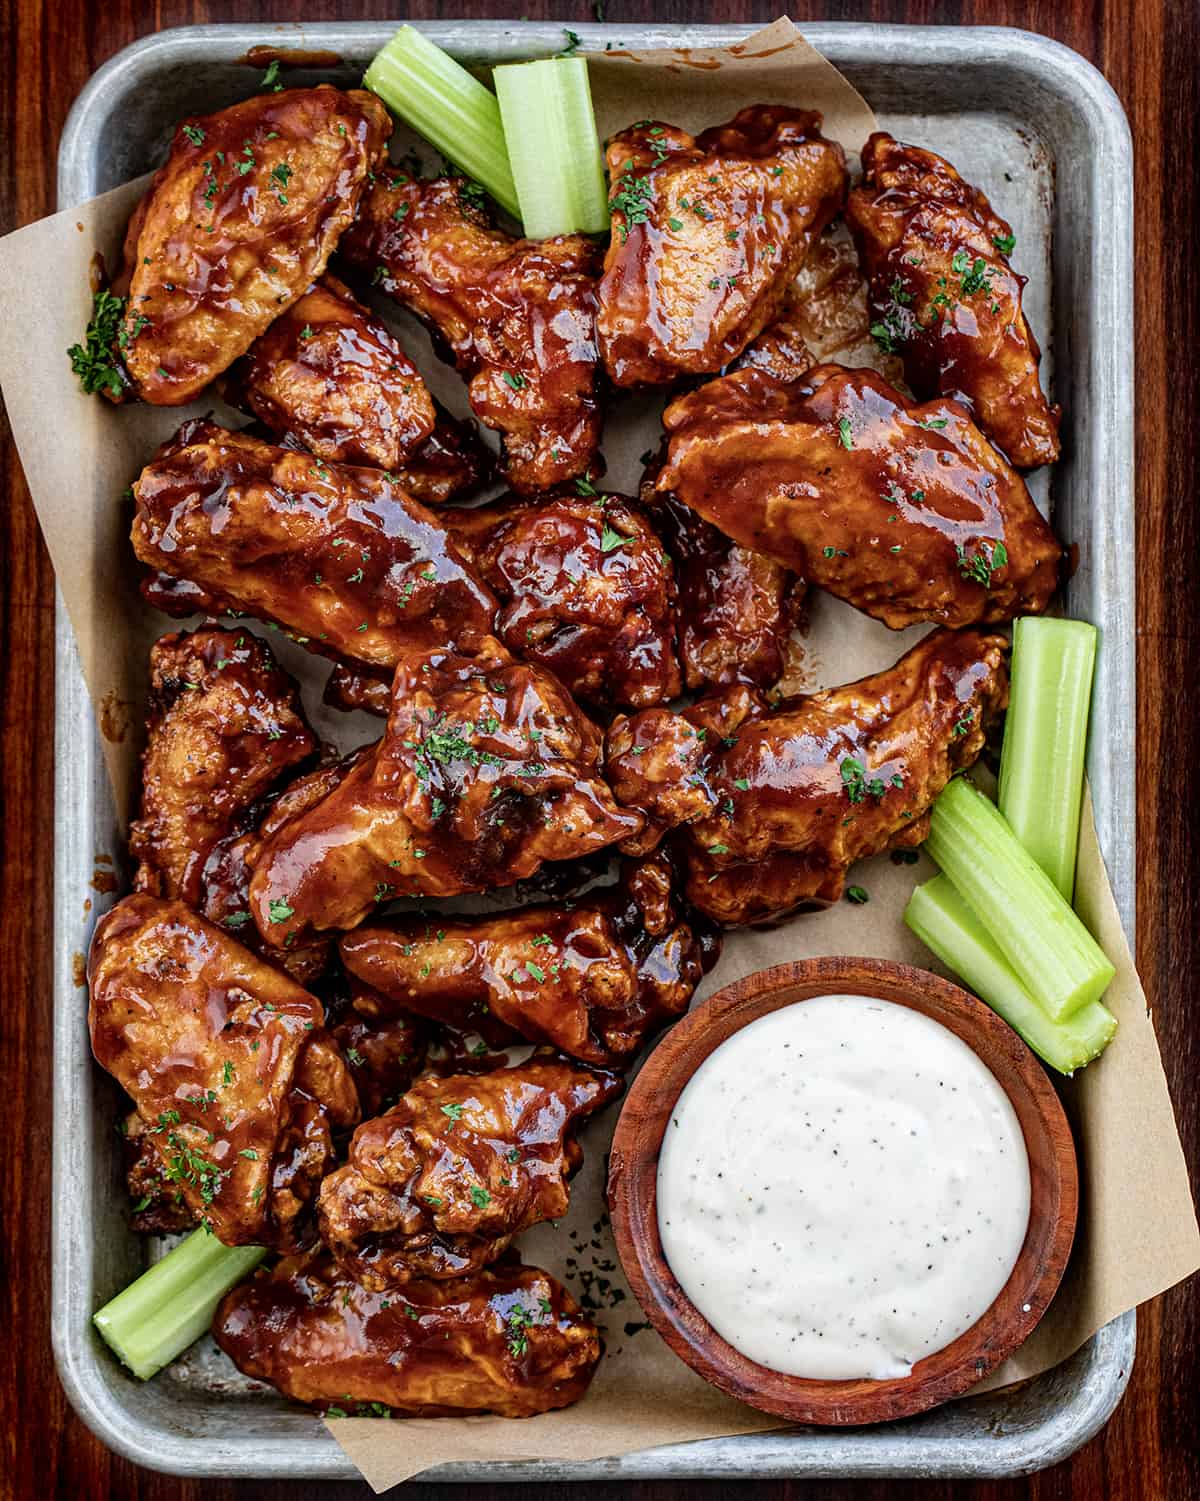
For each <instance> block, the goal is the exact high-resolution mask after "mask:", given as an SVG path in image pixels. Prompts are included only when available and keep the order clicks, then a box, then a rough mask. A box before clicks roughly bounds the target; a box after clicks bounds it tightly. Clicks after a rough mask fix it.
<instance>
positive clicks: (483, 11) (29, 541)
mask: <svg viewBox="0 0 1200 1501" xmlns="http://www.w3.org/2000/svg"><path fill="white" fill-rule="evenodd" d="M783 8H784V6H783V0H727V3H726V4H724V5H716V4H713V3H712V0H608V17H609V19H612V20H621V21H638V20H656V21H714V20H721V21H726V22H742V21H745V22H764V21H767V20H770V19H772V18H773V17H774V16H775V15H776V14H777V13H778V12H779V11H780V10H782V9H783ZM384 11H386V7H381V6H379V5H378V4H374V5H372V4H370V3H369V0H357V3H355V0H344V3H337V0H307V3H306V4H299V3H288V0H208V3H205V0H194V3H192V4H189V3H187V0H158V3H155V4H141V5H139V4H137V3H136V0H106V3H104V4H90V3H88V0H0V16H2V17H3V23H2V24H0V111H2V115H0V140H2V141H3V143H4V145H5V147H6V148H7V159H6V161H5V163H4V168H3V173H2V175H0V232H4V231H7V230H8V229H12V228H15V227H16V226H18V225H21V224H26V223H28V222H29V221H30V220H32V219H36V218H39V217H40V216H41V215H43V214H47V213H50V212H51V211H52V210H53V208H54V163H55V152H56V150H57V146H58V137H59V132H60V130H61V128H62V124H63V120H64V119H65V117H66V113H67V110H68V108H69V106H70V104H71V101H72V99H73V98H74V97H75V95H76V93H77V92H78V91H79V89H80V88H81V87H82V86H83V84H84V83H85V82H86V80H87V78H88V76H89V75H90V74H91V73H92V71H93V70H94V69H95V68H97V67H98V66H99V65H100V64H101V63H102V62H104V61H105V60H106V59H107V58H108V57H110V56H112V54H113V53H114V52H116V51H118V50H119V49H120V48H122V47H124V46H125V45H126V44H127V43H129V42H131V41H133V40H134V39H135V38H136V37H137V36H140V35H142V34H143V33H145V32H148V31H154V30H158V29H160V28H162V27H167V26H178V25H184V24H187V23H189V22H197V21H251V20H259V21H261V20H299V19H301V18H304V19H307V20H333V19H341V20H359V19H366V18H368V17H372V16H378V15H379V14H381V13H382V12H384ZM791 13H792V15H793V16H794V18H795V19H796V20H804V19H806V18H818V17H819V18H821V19H828V20H862V19H871V20H877V21H913V22H925V23H939V22H940V23H959V24H965V25H971V24H987V25H997V24H1001V25H1010V26H1022V27H1026V28H1028V29H1030V30H1034V31H1041V32H1044V33H1046V34H1048V35H1050V36H1053V37H1055V38H1057V39H1058V40H1059V41H1061V42H1065V43H1066V44H1067V45H1068V46H1071V47H1074V48H1076V49H1077V50H1078V51H1080V52H1082V53H1083V54H1084V55H1085V56H1087V57H1089V58H1090V59H1091V60H1092V61H1093V62H1095V63H1096V64H1097V65H1098V66H1099V67H1100V68H1101V69H1102V70H1103V71H1104V73H1105V74H1106V75H1107V77H1108V78H1109V80H1110V81H1111V82H1112V84H1113V85H1114V87H1115V88H1116V89H1117V91H1118V93H1119V94H1120V95H1121V98H1122V100H1123V101H1124V103H1125V107H1126V109H1127V111H1128V112H1129V118H1130V123H1131V125H1132V128H1133V139H1134V146H1135V152H1136V158H1137V187H1136V202H1137V226H1138V248H1137V262H1136V267H1137V269H1136V276H1137V319H1138V328H1137V377H1138V384H1137V392H1138V411H1137V419H1138V428H1137V432H1138V440H1137V441H1138V466H1137V483H1138V497H1137V517H1138V528H1137V549H1138V596H1139V609H1138V619H1139V622H1140V623H1139V626H1138V722H1137V726H1136V734H1137V737H1138V759H1139V765H1140V767H1141V773H1140V797H1139V800H1138V849H1139V856H1140V858H1139V872H1140V876H1139V882H1138V918H1139V935H1138V961H1139V966H1140V969H1141V973H1142V976H1143V978H1144V980H1145V984H1146V990H1147V993H1148V994H1149V996H1150V998H1151V1001H1152V1003H1153V1005H1154V1008H1155V1013H1156V1017H1157V1022H1158V1033H1159V1039H1160V1042H1161V1044H1162V1049H1163V1054H1164V1058H1165V1060H1166V1066H1167V1073H1168V1076H1169V1078H1170V1081H1171V1087H1172V1092H1173V1094H1174V1098H1175V1104H1176V1109H1177V1111H1178V1112H1179V1117H1180V1124H1181V1127H1182V1130H1183V1135H1184V1142H1185V1148H1186V1150H1187V1152H1188V1155H1189V1161H1190V1162H1191V1164H1192V1166H1193V1170H1194V1169H1195V1166H1196V1162H1197V1159H1198V1157H1200V1119H1198V1107H1200V1023H1198V1022H1197V1019H1196V1016H1195V1011H1194V1008H1195V996H1194V990H1195V984H1194V978H1193V977H1194V976H1195V974H1196V973H1197V968H1198V961H1200V896H1198V893H1200V882H1197V880H1196V879H1195V874H1196V872H1195V859H1196V855H1197V851H1198V850H1200V841H1198V840H1197V837H1196V836H1197V834H1198V833H1200V797H1197V795H1196V791H1195V788H1194V787H1193V786H1192V778H1193V776H1195V775H1196V774H1197V771H1198V770H1200V763H1198V760H1197V748H1198V747H1200V696H1198V695H1197V694H1196V693H1195V686H1196V684H1195V675H1196V671H1197V667H1198V666H1200V657H1198V655H1197V651H1198V645H1200V640H1198V638H1200V587H1198V585H1197V570H1198V566H1200V545H1198V544H1200V535H1198V526H1197V518H1198V517H1200V494H1198V491H1200V462H1198V461H1200V430H1198V421H1197V413H1198V412H1200V353H1198V349H1200V273H1198V270H1197V267H1198V266H1200V251H1198V247H1200V196H1198V195H1197V187H1198V181H1197V172H1196V168H1197V163H1196V160H1195V157H1196V131H1195V121H1196V118H1197V106H1198V105H1200V98H1198V93H1200V89H1198V87H1197V77H1198V74H1197V70H1196V63H1195V56H1196V48H1197V46H1198V45H1200V6H1198V5H1197V3H1196V0H1105V3H1102V0H974V3H972V0H873V3H870V0H868V3H855V0H829V3H827V4H824V5H822V4H820V3H809V0H795V3H793V5H792V6H791ZM496 14H504V15H517V14H520V15H522V16H528V17H529V18H530V19H541V18H553V19H556V20H563V21H565V22H567V23H568V24H570V23H571V22H572V21H579V20H587V19H589V18H590V16H591V14H592V10H591V7H590V6H589V5H588V4H587V3H586V0H463V3H461V4H458V5H455V4H450V5H448V6H446V7H444V8H443V7H439V6H436V5H432V6H431V5H430V4H429V3H428V0H418V3H417V4H416V5H414V6H413V7H412V9H410V10H409V11H408V12H407V16H408V18H410V19H422V18H433V17H438V16H443V15H462V16H486V15H493V16H494V15H496ZM0 316H3V310H0ZM46 436H47V441H51V442H52V441H53V429H52V427H49V426H48V429H47V435H46ZM0 492H2V495H3V511H2V517H3V521H2V524H3V528H4V532H3V545H2V547H0V620H2V635H0V723H2V730H0V736H2V740H0V744H2V752H0V758H2V775H0V828H2V829H3V853H4V859H3V861H2V862H0V985H2V987H3V1009H2V1014H0V1081H3V1084H2V1088H0V1189H2V1194H3V1198H2V1200H0V1257H2V1259H0V1494H3V1496H6V1497H19V1498H21V1501H26V1498H37V1501H43V1498H49V1497H51V1496H55V1497H63V1498H64V1501H92V1498H100V1497H106V1496H112V1497H126V1496H130V1497H133V1496H136V1497H140V1498H146V1501H150V1498H153V1501H167V1498H172V1501H184V1498H187V1501H197V1498H199V1497H200V1495H201V1494H203V1495H205V1496H206V1497H207V1498H209V1501H232V1498H234V1497H235V1496H236V1497H238V1498H239V1501H249V1498H250V1497H252V1496H253V1497H255V1498H261V1501H267V1498H270V1501H283V1498H285V1497H289V1496H293V1495H294V1494H295V1488H294V1487H290V1488H289V1487H287V1486H284V1485H282V1484H280V1485H254V1484H250V1483H246V1484H230V1483H226V1482H221V1481H213V1482H210V1483H208V1484H205V1485H201V1484H185V1483H183V1482H180V1481H176V1480H172V1479H168V1478H166V1477H163V1476H156V1475H150V1474H148V1473H146V1472H144V1471H138V1470H135V1469H134V1468H133V1467H132V1466H130V1465H129V1464H127V1463H125V1462H124V1461H123V1460H119V1459H115V1458H114V1457H113V1456H111V1455H110V1454H109V1453H108V1452H107V1451H106V1450H105V1449H104V1448H103V1447H102V1446H101V1445H100V1444H99V1443H98V1442H97V1440H96V1439H94V1438H93V1437H92V1436H91V1434H90V1433H88V1431H87V1430H86V1429H85V1428H84V1426H83V1425H82V1424H81V1423H80V1422H79V1421H78V1419H77V1418H76V1417H75V1415H74V1413H73V1412H72V1411H71V1409H70V1407H69V1406H68V1405H67V1403H66V1400H65V1398H64V1396H63V1393H62V1389H61V1388H60V1386H59V1384H58V1379H57V1377H56V1375H55V1372H54V1364H53V1359H52V1356H51V1351H50V1335H49V1322H50V1279H49V1265H48V1244H49V1220H50V1181H49V1161H48V1149H49V1136H50V1128H51V1099H50V1093H49V1090H48V1088H47V1080H48V1078H49V1073H50V923H51V870H52V859H53V849H54V802H53V786H52V755H51V748H52V745H53V728H52V718H51V716H52V711H53V698H52V689H51V686H50V685H51V684H52V682H53V622H54V588H53V577H52V575H51V571H50V564H49V561H48V559H47V557H46V553H45V550H44V548H43V546H42V542H41V538H40V536H39V533H38V528H37V523H36V521H35V520H34V516H33V511H32V509H31V508H30V504H29V496H28V493H27V491H26V488H25V482H24V479H23V477H22V474H21V468H20V465H19V463H18V461H17V457H16V454H15V452H14V451H13V448H12V445H11V442H9V441H8V431H7V427H6V426H4V425H3V422H2V419H0ZM1127 733H1129V734H1133V733H1135V727H1134V726H1133V725H1129V726H1128V729H1127ZM1198 1312H1200V1291H1198V1289H1197V1287H1196V1284H1195V1283H1193V1284H1192V1286H1191V1287H1190V1288H1183V1289H1181V1290H1177V1291H1176V1292H1174V1293H1171V1294H1168V1295H1167V1296H1166V1297H1164V1298H1162V1299H1160V1300H1159V1301H1158V1302H1157V1303H1156V1304H1154V1305H1153V1306H1151V1307H1149V1308H1146V1309H1144V1310H1143V1311H1142V1314H1141V1317H1140V1321H1139V1329H1138V1359H1137V1365H1136V1367H1135V1370H1134V1373H1133V1379H1132V1381H1131V1383H1130V1387H1129V1392H1128V1394H1127V1396H1126V1397H1125V1400H1124V1402H1123V1404H1122V1406H1121V1407H1120V1409H1119V1410H1118V1412H1117V1414H1116V1416H1115V1417H1114V1418H1113V1420H1112V1421H1111V1422H1110V1423H1109V1425H1108V1427H1107V1428H1106V1429H1105V1430H1104V1432H1103V1434H1102V1435H1101V1436H1100V1437H1098V1438H1097V1439H1095V1440H1094V1441H1093V1442H1092V1443H1091V1444H1090V1445H1088V1446H1087V1447H1086V1448H1085V1449H1084V1450H1082V1451H1081V1452H1080V1453H1079V1454H1077V1455H1076V1456H1075V1458H1074V1459H1073V1460H1071V1461H1070V1462H1069V1463H1067V1464H1064V1465H1061V1466H1059V1467H1058V1468H1057V1469H1055V1470H1053V1471H1049V1472H1047V1473H1045V1474H1043V1475H1040V1476H1037V1477H1034V1478H1033V1479H1032V1480H1030V1481H1013V1482H1008V1483H996V1484H980V1485H974V1486H969V1485H951V1484H947V1483H943V1484H924V1483H921V1484H917V1483H907V1484H891V1483H887V1482H879V1483H876V1484H868V1483H865V1482H864V1483H861V1484H854V1483H850V1482H847V1483H842V1484H839V1483H836V1482H832V1481H830V1482H817V1483H810V1484H807V1485H804V1486H801V1485H800V1484H798V1483H797V1484H795V1485H792V1484H789V1483H787V1482H770V1483H764V1484H761V1485H756V1486H755V1485H751V1484H750V1483H746V1484H729V1483H725V1482H709V1483H704V1482H681V1483H677V1484H656V1485H651V1484H631V1485H626V1486H616V1485H589V1486H577V1487H570V1488H568V1487H565V1486H549V1487H545V1488H544V1489H543V1491H541V1492H540V1493H539V1494H540V1495H541V1496H542V1497H544V1501H551V1498H552V1497H556V1498H557V1497H559V1496H561V1497H563V1498H564V1501H565V1498H567V1497H568V1496H569V1498H570V1501H601V1498H603V1501H610V1498H615V1497H616V1496H617V1495H618V1493H619V1494H621V1495H622V1496H623V1497H628V1498H630V1501H635V1498H637V1501H650V1498H654V1501H668V1498H671V1501H682V1498H683V1497H684V1496H689V1497H691V1496H697V1497H699V1496H702V1495H703V1496H708V1495H713V1496H715V1495H718V1494H719V1495H721V1496H722V1497H734V1496H742V1497H748V1496H750V1495H751V1494H752V1493H753V1495H754V1496H755V1497H757V1498H763V1501H766V1498H767V1497H772V1498H777V1501H782V1498H784V1497H785V1496H786V1497H791V1496H793V1495H797V1496H798V1495H799V1494H800V1493H801V1492H802V1491H803V1494H804V1495H805V1496H806V1497H809V1498H812V1501H817V1498H820V1501H832V1498H835V1497H848V1496H850V1495H851V1494H854V1495H855V1496H857V1497H862V1498H867V1497H870V1498H876V1501H883V1498H884V1497H888V1498H894V1497H898V1496H901V1495H905V1496H908V1495H912V1496H917V1495H920V1496H921V1497H922V1498H927V1501H933V1498H938V1497H944V1496H947V1495H949V1494H951V1493H953V1494H955V1495H956V1496H959V1497H966V1496H970V1497H972V1498H973V1501H984V1498H987V1501H1000V1498H1016V1497H1018V1496H1026V1495H1029V1496H1033V1497H1035V1498H1037V1501H1049V1498H1051V1497H1054V1498H1066V1497H1070V1498H1072V1501H1076V1498H1078V1501H1085V1498H1086V1501H1092V1498H1095V1497H1098V1496H1101V1495H1104V1496H1107V1497H1109V1498H1112V1501H1128V1498H1133V1497H1139V1498H1152V1501H1159V1498H1170V1501H1191V1498H1194V1497H1197V1496H1200V1445H1198V1443H1197V1436H1196V1423H1195V1408H1194V1406H1193V1404H1194V1402H1195V1399H1196V1392H1197V1390H1200V1354H1198V1351H1200V1317H1198ZM464 1490H466V1491H469V1494H470V1495H471V1496H472V1497H474V1498H478V1501H485V1498H487V1497H490V1496H495V1497H496V1498H500V1497H501V1496H503V1497H505V1498H507V1497H510V1496H513V1495H514V1492H513V1491H511V1490H507V1489H505V1488H501V1487H496V1488H495V1491H494V1492H493V1491H492V1490H491V1489H490V1488H488V1487H479V1486H474V1487H469V1488H463V1487H458V1488H455V1489H453V1490H452V1489H450V1488H447V1487H441V1486H439V1487H433V1486H422V1485H420V1484H417V1485H415V1486H412V1487H410V1488H409V1490H408V1491H407V1492H406V1493H405V1494H406V1495H408V1496H412V1497H413V1498H414V1501H420V1498H425V1497H429V1498H432V1497H434V1496H436V1497H437V1498H438V1501H453V1496H454V1495H455V1493H456V1491H458V1492H462V1491H464ZM335 1493H336V1494H337V1495H339V1496H342V1495H344V1496H347V1497H348V1496H350V1495H355V1496H362V1495H365V1494H367V1491H366V1487H365V1486H353V1485H347V1486H331V1487H328V1488H326V1490H325V1491H324V1492H323V1494H328V1495H333V1494H335Z"/></svg>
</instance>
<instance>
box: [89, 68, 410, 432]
mask: <svg viewBox="0 0 1200 1501" xmlns="http://www.w3.org/2000/svg"><path fill="white" fill-rule="evenodd" d="M391 133H392V122H391V120H390V119H389V117H388V113H387V111H386V110H385V109H384V107H383V106H382V105H381V104H380V102H379V101H378V99H376V98H375V96H374V95H373V94H368V93H365V92H363V91H361V90H358V89H355V90H353V91H351V92H350V93H343V92H342V91H341V90H340V89H335V88H331V87H330V86H329V85H328V84H322V85H321V86H320V87H318V88H314V89H288V90H286V91H285V92H281V93H264V94H256V95H255V96H254V97H253V98H252V99H245V100H243V101H242V102H241V103H240V104H234V105H231V106H230V107H229V108H228V109H223V110H220V111H218V112H217V113H216V114H214V115H201V116H196V117H195V118H193V119H190V120H185V121H184V122H183V123H182V124H181V125H180V126H179V127H178V129H177V130H176V132H175V135H174V137H173V138H172V141H171V149H170V154H169V155H168V157H167V160H166V162H165V163H164V165H163V166H162V167H160V168H159V170H158V172H157V173H156V174H155V176H154V180H153V181H152V182H151V184H150V187H149V190H148V191H147V193H146V196H145V197H144V198H143V199H142V201H141V203H140V204H139V205H138V208H137V209H136V210H135V212H134V215H133V218H132V219H131V220H130V223H129V228H128V230H127V232H126V236H125V266H124V271H123V273H122V276H121V278H120V280H119V282H118V284H117V289H118V290H119V291H121V292H123V293H127V294H128V302H127V304H126V307H125V312H124V319H123V322H122V324H121V328H120V332H119V334H118V338H117V344H118V350H117V352H118V354H119V355H120V358H121V360H122V361H123V363H124V370H125V372H127V378H128V380H129V382H130V385H131V386H132V388H133V389H134V390H135V391H136V393H137V394H138V395H139V396H140V397H141V398H142V399H143V400H144V401H149V402H153V403H155V404H156V405H160V406H181V405H183V404H184V403H185V402H189V401H192V400H194V399H195V398H196V397H197V396H198V395H199V394H200V392H201V391H203V389H204V388H205V386H207V385H208V384H209V383H210V382H211V381H213V380H214V379H215V378H216V377H217V376H218V375H220V374H221V372H222V371H224V370H227V369H228V368H229V366H230V365H231V364H232V363H233V362H234V360H236V359H237V358H238V356H239V355H241V354H244V353H245V351H246V350H247V349H248V348H249V347H250V345H251V344H252V343H253V342H254V340H255V339H256V338H258V336H259V335H260V334H262V333H263V332H264V331H265V330H266V329H267V327H268V325H269V324H271V323H272V322H273V321H274V320H275V319H276V318H278V317H279V315H280V314H281V313H283V312H284V311H286V309H287V308H288V307H289V306H290V305H291V304H292V303H294V302H296V301H297V299H299V298H300V297H302V296H303V295H304V293H305V292H306V291H307V290H308V288H309V287H310V285H311V284H312V282H313V281H314V280H315V278H316V277H318V276H320V274H321V272H322V271H323V270H324V269H325V263H326V261H327V260H328V259H329V256H330V253H331V252H332V250H333V247H334V246H335V245H336V244H337V241H338V238H339V236H340V235H341V233H342V231H343V230H344V229H345V228H346V226H347V225H348V224H349V223H350V221H351V219H353V217H354V213H355V210H356V209H357V207H358V202H359V199H360V197H361V195H362V192H363V189H364V188H365V186H366V184H367V180H368V178H369V177H370V176H371V174H372V172H373V170H374V168H375V167H376V166H377V165H378V164H379V162H380V161H381V160H382V158H383V156H384V154H385V151H386V147H387V141H388V137H389V136H390V135H391Z"/></svg>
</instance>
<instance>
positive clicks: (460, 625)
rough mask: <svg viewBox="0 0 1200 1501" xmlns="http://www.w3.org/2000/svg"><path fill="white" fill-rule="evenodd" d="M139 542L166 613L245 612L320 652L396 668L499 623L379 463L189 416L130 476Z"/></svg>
mask: <svg viewBox="0 0 1200 1501" xmlns="http://www.w3.org/2000/svg"><path fill="white" fill-rule="evenodd" d="M134 497H135V500H136V503H137V514H136V516H135V518H134V523H133V549H134V552H135V553H136V554H137V556H138V557H139V558H140V559H141V561H142V562H143V563H145V564H147V566H148V567H150V568H152V569H157V570H158V573H157V574H152V575H151V577H150V578H149V579H147V580H146V581H144V583H143V585H142V592H143V594H144V595H145V597H146V598H147V600H148V601H149V602H150V603H151V604H154V605H157V606H158V607H159V608H160V609H163V610H166V611H167V612H168V613H169V614H190V613H191V612H193V611H194V610H196V609H209V610H212V611H213V612H214V613H226V612H239V611H240V612H244V613H246V614H250V615H254V616H256V617H257V618H258V619H260V620H269V621H274V622H275V623H276V624H278V625H281V626H282V627H283V628H284V629H285V630H287V631H289V632H290V633H292V634H293V636H294V637H295V639H297V640H299V641H302V642H303V644H304V645H306V646H308V647H309V649H310V650H313V651H317V652H321V653H323V654H328V655H335V656H342V657H348V658H350V659H352V660H353V661H358V662H367V663H371V664H373V665H375V666H380V667H392V666H394V665H395V663H396V662H397V661H398V660H399V658H400V656H401V655H402V653H403V652H404V651H405V650H406V649H408V648H411V647H413V646H418V647H424V646H432V645H435V644H438V643H441V642H445V641H454V640H458V639H460V637H462V636H464V635H470V634H472V633H475V634H481V633H483V632H484V631H487V630H488V629H490V627H491V623H492V616H493V614H494V613H495V608H496V602H495V600H494V599H493V597H492V595H491V592H490V591H489V590H488V589H487V587H486V586H485V585H484V584H483V583H482V581H481V580H480V579H479V578H478V577H477V575H476V573H475V571H474V569H473V568H472V567H471V565H470V562H469V560H468V559H466V558H465V557H464V556H463V555H462V553H461V552H460V551H459V549H458V548H457V547H456V546H455V544H454V542H453V540H452V539H451V538H450V536H449V535H448V533H447V532H446V529H445V527H444V526H443V525H442V523H441V522H440V521H439V520H438V519H437V517H436V516H435V515H434V514H433V512H431V511H427V510H426V509H425V507H424V506H422V505H420V504H419V503H418V502H417V501H415V500H413V499H412V498H411V497H410V496H408V495H407V494H405V492H404V491H403V490H401V489H400V488H399V487H398V486H396V485H395V484H394V483H393V482H392V480H391V479H389V478H388V476H387V475H386V474H385V473H384V472H383V471H381V470H378V469H366V468H350V467H348V466H345V465H338V464H326V463H325V462H324V461H323V460H321V459H317V458H313V457H310V456H309V455H307V454H302V453H298V452H296V451H294V450H291V449H286V448H277V447H274V446H272V445H271V444H269V443H263V442H261V441H260V440H259V439H257V438H251V437H247V436H246V434H244V433H236V432H229V431H227V430H226V429H225V428H222V427H217V426H216V425H215V424H214V423H212V422H208V421H196V422H186V423H184V425H183V426H182V427H181V428H180V429H179V431H178V433H176V435H175V437H174V438H172V439H171V441H170V442H169V443H166V444H164V445H163V447H162V448H160V449H159V451H158V453H157V454H156V455H155V457H154V459H153V460H152V461H151V463H149V464H148V465H147V466H146V468H145V469H143V470H142V472H141V475H140V476H139V477H138V480H137V483H136V484H135V485H134Z"/></svg>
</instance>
